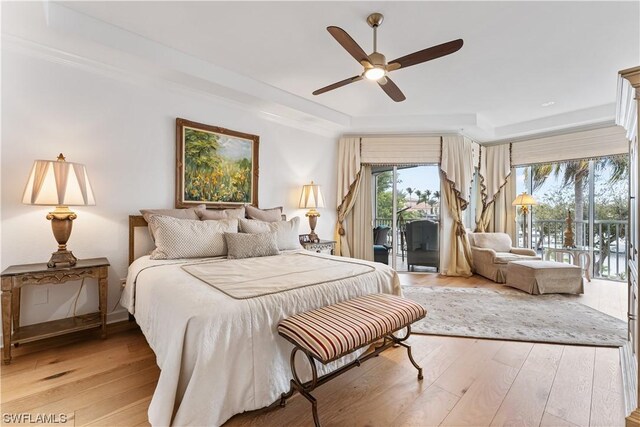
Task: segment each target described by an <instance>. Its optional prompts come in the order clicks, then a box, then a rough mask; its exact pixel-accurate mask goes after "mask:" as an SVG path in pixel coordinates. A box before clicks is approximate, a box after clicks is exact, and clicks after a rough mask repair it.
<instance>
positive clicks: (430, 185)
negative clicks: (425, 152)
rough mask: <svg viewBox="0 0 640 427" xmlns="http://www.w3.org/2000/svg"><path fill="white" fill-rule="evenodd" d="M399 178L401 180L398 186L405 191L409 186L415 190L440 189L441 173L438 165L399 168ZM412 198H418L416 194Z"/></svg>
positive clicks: (432, 190)
mask: <svg viewBox="0 0 640 427" xmlns="http://www.w3.org/2000/svg"><path fill="white" fill-rule="evenodd" d="M398 179H399V180H400V181H401V182H400V184H399V185H398V188H399V189H401V190H404V191H405V192H406V189H407V187H411V188H413V190H414V191H415V190H420V191H424V190H431V192H434V191H440V175H439V173H438V166H437V165H430V166H416V167H412V168H407V169H398ZM412 198H416V196H415V195H414V196H413V197H412Z"/></svg>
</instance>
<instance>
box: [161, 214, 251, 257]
mask: <svg viewBox="0 0 640 427" xmlns="http://www.w3.org/2000/svg"><path fill="white" fill-rule="evenodd" d="M150 221H151V224H153V227H154V228H155V230H156V231H155V233H156V248H155V249H154V250H153V252H151V259H176V258H202V257H214V256H222V255H226V254H227V243H226V241H225V239H224V233H237V231H238V220H237V219H223V220H220V221H200V220H199V219H197V220H193V219H179V218H172V217H169V216H162V215H153V216H152V217H151V218H150Z"/></svg>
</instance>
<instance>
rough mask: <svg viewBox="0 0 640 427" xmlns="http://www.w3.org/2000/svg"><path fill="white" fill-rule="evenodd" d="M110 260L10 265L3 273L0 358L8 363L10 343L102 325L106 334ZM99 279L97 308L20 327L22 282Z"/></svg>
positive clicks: (98, 259)
mask: <svg viewBox="0 0 640 427" xmlns="http://www.w3.org/2000/svg"><path fill="white" fill-rule="evenodd" d="M108 269H109V260H108V259H106V258H93V259H79V260H78V261H77V263H76V265H74V266H73V267H54V268H49V267H47V263H42V264H23V265H12V266H11V267H9V268H7V269H6V270H5V271H3V272H2V345H3V348H2V361H3V362H4V364H5V365H8V364H9V363H10V362H11V346H12V345H16V346H17V345H18V344H20V343H23V342H29V341H35V340H39V339H43V338H49V337H54V336H57V335H62V334H66V333H70V332H75V331H81V330H83V329H90V328H97V327H99V328H101V332H102V338H103V339H104V338H106V337H107V289H108V286H109V285H108ZM85 278H94V279H96V280H97V281H98V288H99V293H98V295H99V307H100V311H98V312H96V313H89V314H83V315H78V316H75V317H70V318H66V319H59V320H52V321H50V322H44V323H37V324H35V325H28V326H22V327H21V326H20V294H21V291H22V287H23V286H25V285H36V286H37V285H57V284H60V283H65V282H69V281H72V280H82V279H85Z"/></svg>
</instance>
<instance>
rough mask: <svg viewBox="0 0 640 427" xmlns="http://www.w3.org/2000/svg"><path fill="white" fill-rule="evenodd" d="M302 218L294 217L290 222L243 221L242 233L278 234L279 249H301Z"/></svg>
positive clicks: (241, 223)
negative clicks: (299, 232)
mask: <svg viewBox="0 0 640 427" xmlns="http://www.w3.org/2000/svg"><path fill="white" fill-rule="evenodd" d="M299 226H300V218H298V217H294V218H291V220H289V221H277V222H264V221H257V220H255V219H241V220H240V231H241V232H242V233H254V234H256V233H276V239H277V241H278V249H280V250H281V251H285V250H287V249H300V248H301V247H302V246H300V237H299V236H298V227H299Z"/></svg>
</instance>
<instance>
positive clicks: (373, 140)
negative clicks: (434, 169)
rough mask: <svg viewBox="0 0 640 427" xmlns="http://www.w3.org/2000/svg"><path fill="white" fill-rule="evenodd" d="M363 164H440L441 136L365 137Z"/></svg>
mask: <svg viewBox="0 0 640 427" xmlns="http://www.w3.org/2000/svg"><path fill="white" fill-rule="evenodd" d="M361 146H362V152H361V153H362V154H361V156H362V158H361V161H362V163H367V164H371V165H418V164H427V163H438V162H440V137H439V136H437V137H436V136H394V137H387V138H385V137H364V138H362V140H361Z"/></svg>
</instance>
